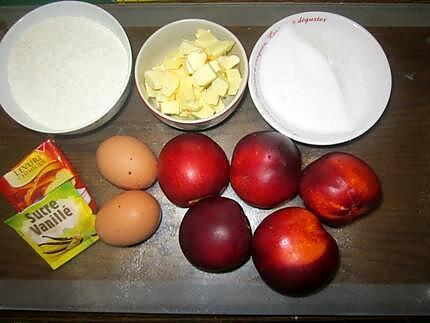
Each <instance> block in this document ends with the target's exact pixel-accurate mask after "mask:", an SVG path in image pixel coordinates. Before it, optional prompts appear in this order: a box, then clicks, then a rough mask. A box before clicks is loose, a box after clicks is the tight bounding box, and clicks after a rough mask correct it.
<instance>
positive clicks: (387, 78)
mask: <svg viewBox="0 0 430 323" xmlns="http://www.w3.org/2000/svg"><path fill="white" fill-rule="evenodd" d="M302 15H318V16H323V17H327V16H331V17H333V18H335V19H336V20H337V21H343V22H344V23H346V25H349V26H353V27H354V28H356V29H357V30H359V31H360V32H361V33H363V34H364V35H365V36H366V38H367V39H368V41H369V42H372V43H373V45H374V47H375V49H376V50H377V51H378V52H379V53H380V54H381V55H380V56H381V58H382V60H383V62H382V63H383V64H384V70H385V71H384V75H383V79H384V82H386V85H387V91H386V92H384V93H383V94H382V95H381V97H382V100H381V102H383V104H382V105H381V106H378V107H377V109H375V110H378V113H376V114H375V115H374V116H373V117H372V118H369V119H368V120H367V122H366V123H365V124H364V125H363V126H362V127H359V128H356V129H354V130H352V131H350V132H347V133H345V132H343V133H340V132H339V133H334V137H335V139H333V138H329V139H314V138H308V137H307V138H305V137H303V136H300V135H298V134H296V133H295V132H294V131H293V130H290V129H288V126H285V125H284V124H282V123H281V122H279V121H278V120H276V119H275V118H274V117H273V116H270V115H269V113H268V112H267V111H266V110H267V109H266V108H265V107H264V105H263V104H262V103H261V101H260V97H259V95H258V94H257V90H256V87H255V84H256V75H255V74H256V66H257V58H258V56H259V54H260V51H261V50H262V48H263V46H264V45H265V43H266V42H267V39H268V38H270V36H271V35H272V33H273V31H274V30H278V29H281V28H282V26H283V25H287V24H289V23H290V21H292V20H293V19H294V18H297V17H299V16H302ZM249 65H250V67H249V68H250V73H249V78H248V88H249V92H250V95H251V98H252V101H253V103H254V105H255V107H256V108H257V110H258V112H259V113H260V115H261V116H262V117H263V118H264V119H265V120H266V122H267V123H269V125H271V126H272V127H273V128H275V129H276V130H277V131H279V132H280V133H282V134H284V135H286V136H288V137H290V138H291V139H293V140H295V141H298V142H301V143H304V144H310V145H320V146H322V145H335V144H341V143H344V142H347V141H351V140H353V139H355V138H357V137H360V136H361V135H363V134H364V133H366V132H367V131H368V130H370V128H372V127H373V126H374V125H375V124H376V123H377V122H378V120H379V119H380V118H381V116H382V115H383V113H384V111H385V110H386V108H387V106H388V102H389V99H390V96H391V91H392V72H391V68H390V64H389V61H388V58H387V55H386V53H385V52H384V50H383V48H382V46H381V44H380V43H379V42H378V41H377V39H376V38H375V37H374V36H373V35H372V34H371V33H370V32H369V31H368V30H367V29H366V28H364V27H363V26H362V25H360V24H359V23H357V22H356V21H354V20H352V19H350V18H348V17H345V16H342V15H340V14H337V13H332V12H326V11H304V12H298V13H295V14H292V15H289V16H287V17H284V18H282V19H280V20H278V21H276V22H275V23H274V24H272V25H271V26H270V27H268V28H267V29H266V30H265V32H264V33H263V34H262V35H261V36H260V38H259V39H258V40H257V42H256V43H255V45H254V47H253V49H252V52H251V55H250V59H249ZM342 134H344V135H343V136H342ZM345 134H346V135H345Z"/></svg>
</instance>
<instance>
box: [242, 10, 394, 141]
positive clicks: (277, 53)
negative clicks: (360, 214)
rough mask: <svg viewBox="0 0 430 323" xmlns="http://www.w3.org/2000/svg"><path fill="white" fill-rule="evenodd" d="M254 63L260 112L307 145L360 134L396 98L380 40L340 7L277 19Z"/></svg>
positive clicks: (252, 87)
mask: <svg viewBox="0 0 430 323" xmlns="http://www.w3.org/2000/svg"><path fill="white" fill-rule="evenodd" d="M321 64H322V65H321ZM249 65H250V68H249V70H250V75H249V81H248V85H249V90H250V93H251V97H252V100H253V101H254V104H255V106H256V107H257V110H258V111H259V112H260V114H261V115H262V116H263V118H264V119H265V120H266V121H267V122H268V123H269V124H270V125H271V126H272V127H274V128H275V129H276V130H278V131H279V132H281V133H283V134H284V135H286V136H288V137H290V138H292V139H294V140H296V141H299V142H303V143H307V144H314V145H331V144H338V143H342V142H345V141H349V140H352V139H354V138H356V137H358V136H360V135H361V134H363V133H364V132H366V131H367V130H368V129H370V128H371V127H372V126H373V125H374V124H375V123H376V122H377V121H378V119H379V118H380V117H381V115H382V113H383V112H384V110H385V108H386V106H387V103H388V100H389V98H390V93H391V70H390V66H389V63H388V60H387V57H386V56H385V53H384V51H383V49H382V48H381V46H380V45H379V43H378V42H377V41H376V39H375V38H374V37H373V36H372V35H371V34H370V33H369V32H368V31H367V30H366V29H364V28H363V27H362V26H360V25H359V24H357V23H356V22H354V21H352V20H350V19H348V18H345V17H343V16H340V15H337V14H333V13H327V12H305V13H299V14H295V15H292V16H289V17H286V18H284V19H282V20H280V21H279V22H277V23H275V24H274V25H272V26H271V27H270V28H269V29H268V30H266V31H265V33H264V34H263V35H262V36H261V37H260V39H259V40H258V42H257V43H256V45H255V47H254V49H253V51H252V54H251V58H250V63H249ZM292 70H294V72H292ZM322 75H323V76H324V77H323V76H322ZM305 76H306V77H305ZM309 80H310V81H309ZM285 82H286V83H285ZM317 82H319V83H317ZM330 82H331V83H330ZM329 84H331V85H333V86H332V87H330V86H329ZM302 85H305V86H302ZM281 88H282V90H281ZM327 89H330V91H327ZM294 98H295V99H294ZM298 99H300V100H298ZM310 103H313V104H310ZM332 103H336V104H332Z"/></svg>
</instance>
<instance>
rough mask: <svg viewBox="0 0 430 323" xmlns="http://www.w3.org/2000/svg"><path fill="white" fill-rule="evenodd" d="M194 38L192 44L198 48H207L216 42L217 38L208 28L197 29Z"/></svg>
mask: <svg viewBox="0 0 430 323" xmlns="http://www.w3.org/2000/svg"><path fill="white" fill-rule="evenodd" d="M196 38H197V39H196V40H195V41H194V44H195V45H196V46H197V47H200V48H208V47H210V46H212V45H214V44H215V43H217V42H218V39H217V38H216V37H215V36H214V35H212V33H211V32H210V30H204V29H198V30H197V32H196Z"/></svg>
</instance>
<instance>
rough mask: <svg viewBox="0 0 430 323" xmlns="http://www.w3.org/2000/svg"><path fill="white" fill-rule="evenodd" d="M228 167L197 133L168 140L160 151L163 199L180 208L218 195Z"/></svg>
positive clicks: (215, 146) (225, 182)
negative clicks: (165, 197) (164, 197)
mask: <svg viewBox="0 0 430 323" xmlns="http://www.w3.org/2000/svg"><path fill="white" fill-rule="evenodd" d="M229 171H230V165H229V162H228V159H227V156H226V155H225V153H224V151H223V150H222V148H221V147H220V146H219V145H218V144H217V143H216V142H215V141H213V140H212V139H211V138H209V137H208V136H205V135H203V134H199V133H186V134H182V135H179V136H176V137H175V138H173V139H171V140H170V141H169V142H168V143H167V144H166V145H165V146H164V147H163V149H162V150H161V152H160V156H159V162H158V181H159V183H160V187H161V189H162V190H163V192H164V194H165V195H166V196H167V198H168V199H169V200H170V201H171V202H172V203H174V204H176V205H178V206H181V207H189V206H190V205H192V204H193V203H195V202H197V201H198V200H200V199H202V198H205V197H208V196H214V195H218V194H221V193H222V192H223V190H224V189H225V188H226V187H227V185H228V180H229Z"/></svg>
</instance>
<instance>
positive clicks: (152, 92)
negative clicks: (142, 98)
mask: <svg viewBox="0 0 430 323" xmlns="http://www.w3.org/2000/svg"><path fill="white" fill-rule="evenodd" d="M145 90H146V95H147V96H148V98H155V97H156V96H157V91H156V90H153V89H152V88H151V87H150V86H149V84H148V83H147V82H145Z"/></svg>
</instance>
